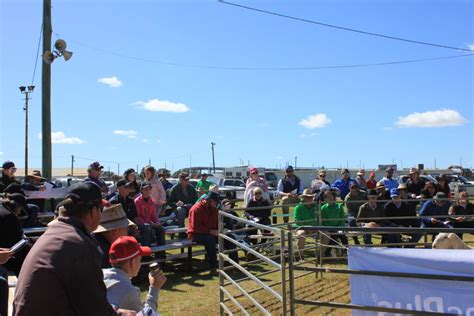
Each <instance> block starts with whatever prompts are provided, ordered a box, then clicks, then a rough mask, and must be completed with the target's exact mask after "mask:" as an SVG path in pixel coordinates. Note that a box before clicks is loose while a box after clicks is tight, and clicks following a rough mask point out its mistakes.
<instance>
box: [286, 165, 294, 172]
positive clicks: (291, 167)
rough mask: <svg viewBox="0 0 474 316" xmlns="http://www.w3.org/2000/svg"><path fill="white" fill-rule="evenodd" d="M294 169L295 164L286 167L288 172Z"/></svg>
mask: <svg viewBox="0 0 474 316" xmlns="http://www.w3.org/2000/svg"><path fill="white" fill-rule="evenodd" d="M293 170H294V169H293V166H288V167H286V169H285V171H286V172H288V171H293Z"/></svg>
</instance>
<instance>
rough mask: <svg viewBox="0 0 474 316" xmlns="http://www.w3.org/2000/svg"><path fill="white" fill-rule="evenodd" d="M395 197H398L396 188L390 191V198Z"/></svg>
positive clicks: (398, 193)
mask: <svg viewBox="0 0 474 316" xmlns="http://www.w3.org/2000/svg"><path fill="white" fill-rule="evenodd" d="M396 196H400V192H399V191H398V189H397V188H393V189H390V197H392V198H393V197H396Z"/></svg>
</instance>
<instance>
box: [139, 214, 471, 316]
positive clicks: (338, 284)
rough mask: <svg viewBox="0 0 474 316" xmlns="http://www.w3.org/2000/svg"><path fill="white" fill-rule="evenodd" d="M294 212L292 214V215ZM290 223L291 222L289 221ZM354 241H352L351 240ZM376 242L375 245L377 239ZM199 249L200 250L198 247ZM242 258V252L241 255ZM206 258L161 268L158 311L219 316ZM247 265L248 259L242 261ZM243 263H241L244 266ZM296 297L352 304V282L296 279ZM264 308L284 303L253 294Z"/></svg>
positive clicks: (257, 267) (332, 277)
mask: <svg viewBox="0 0 474 316" xmlns="http://www.w3.org/2000/svg"><path fill="white" fill-rule="evenodd" d="M291 213H292V212H290V214H291ZM290 220H291V219H290ZM464 239H465V240H468V241H471V242H472V241H474V238H473V236H472V235H467V236H466V237H465V238H464ZM350 242H352V241H350ZM374 242H376V241H375V240H374ZM195 249H196V250H200V248H197V247H196V248H195ZM240 255H241V258H242V256H243V253H242V252H240ZM311 258H315V256H314V252H313V253H312V254H311V253H308V252H307V253H305V260H308V259H311ZM203 260H204V258H203V256H202V257H197V258H196V259H195V260H194V262H193V265H194V267H195V271H193V272H186V270H185V269H186V266H185V263H184V262H181V263H179V262H178V263H167V264H166V265H164V266H162V268H163V270H164V272H165V275H166V276H167V278H168V281H167V282H166V284H165V286H164V288H163V289H162V291H161V293H160V299H159V311H160V313H161V314H162V315H217V314H219V305H218V304H219V287H218V280H219V278H218V277H211V276H209V273H208V270H207V264H206V263H205V262H204V261H203ZM242 262H245V259H242ZM242 262H241V263H242ZM299 264H301V265H302V266H314V262H313V263H307V262H300V263H299ZM324 266H329V267H339V268H345V267H346V262H345V261H344V260H338V261H335V260H333V261H329V262H327V263H325V264H324ZM247 269H248V270H249V271H251V272H252V273H253V274H258V273H264V272H265V271H269V270H270V269H271V268H270V266H269V265H267V264H253V265H249V266H248V267H247ZM304 273H305V272H295V277H297V276H298V275H302V274H304ZM242 277H243V275H242V274H236V273H234V274H232V278H233V279H234V280H235V279H239V278H242ZM279 277H280V275H279V273H270V274H266V275H264V276H263V277H261V278H260V279H262V280H263V281H265V282H266V283H267V284H270V283H273V282H275V283H277V282H278V280H281V279H279ZM138 284H142V286H141V290H142V296H143V298H144V297H145V295H146V291H147V285H146V282H138ZM240 285H241V286H242V287H243V288H244V289H245V290H247V291H251V290H254V289H258V288H259V286H258V285H256V283H255V282H253V281H243V282H241V283H240ZM227 289H228V290H229V292H231V293H232V294H234V295H237V294H239V293H240V292H239V291H238V290H236V289H235V288H233V287H232V286H231V287H227ZM274 289H275V290H277V291H281V288H280V285H275V286H274ZM295 295H296V297H297V298H299V299H310V300H322V301H337V302H342V303H349V302H350V291H349V279H348V276H347V275H342V274H330V273H325V274H324V276H323V277H321V276H319V277H317V276H316V274H315V273H311V274H308V275H306V276H304V277H301V278H298V279H296V280H295ZM253 297H255V299H257V301H258V302H260V303H261V304H262V305H263V306H264V307H265V308H267V309H268V310H270V311H271V312H272V314H279V313H280V312H281V304H279V303H278V301H277V300H276V299H273V298H272V297H271V296H270V295H269V294H268V293H267V292H265V291H258V292H256V293H255V294H253ZM238 301H239V302H240V303H241V304H242V305H243V306H246V308H248V312H249V313H250V315H259V314H260V313H259V310H258V309H257V308H256V307H253V305H252V304H251V303H250V302H249V301H248V299H246V298H244V297H240V298H238ZM228 306H231V307H233V308H232V309H231V310H232V312H234V313H237V312H238V311H239V309H238V308H237V307H235V306H233V304H232V303H229V304H228ZM296 312H297V315H304V314H309V315H329V314H330V315H350V314H351V312H350V310H343V309H338V310H335V309H330V308H321V307H310V306H297V307H296Z"/></svg>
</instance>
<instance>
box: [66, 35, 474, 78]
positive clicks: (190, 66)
mask: <svg viewBox="0 0 474 316" xmlns="http://www.w3.org/2000/svg"><path fill="white" fill-rule="evenodd" d="M70 41H71V42H73V43H76V44H78V45H80V46H83V47H86V48H89V49H92V50H95V51H99V52H103V53H107V54H110V55H113V56H117V57H120V58H126V59H131V60H136V61H141V62H146V63H154V64H162V65H167V66H174V67H183V68H196V69H211V70H237V71H300V70H322V69H343V68H362V67H376V66H388V65H398V64H408V63H419V62H426V61H434V60H443V59H453V58H460V57H468V56H473V55H474V51H473V53H471V54H462V55H451V56H443V57H433V58H420V59H409V60H399V61H387V62H378V63H365V64H348V65H329V66H301V67H233V66H231V67H226V66H212V65H194V64H181V63H174V62H167V61H162V60H153V59H147V58H142V57H135V56H130V55H125V54H121V53H117V52H113V51H109V50H105V49H102V48H97V47H93V46H90V45H87V44H83V43H81V42H78V41H74V40H70Z"/></svg>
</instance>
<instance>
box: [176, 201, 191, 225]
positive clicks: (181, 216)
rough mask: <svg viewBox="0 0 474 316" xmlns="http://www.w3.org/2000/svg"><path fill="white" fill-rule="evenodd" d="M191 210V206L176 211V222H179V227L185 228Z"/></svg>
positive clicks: (180, 207) (181, 207)
mask: <svg viewBox="0 0 474 316" xmlns="http://www.w3.org/2000/svg"><path fill="white" fill-rule="evenodd" d="M190 209H191V206H189V207H188V206H186V205H183V206H179V207H178V208H176V210H175V211H174V212H175V213H176V220H177V222H178V226H179V227H184V222H185V220H186V217H188V213H189V210H190Z"/></svg>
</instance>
